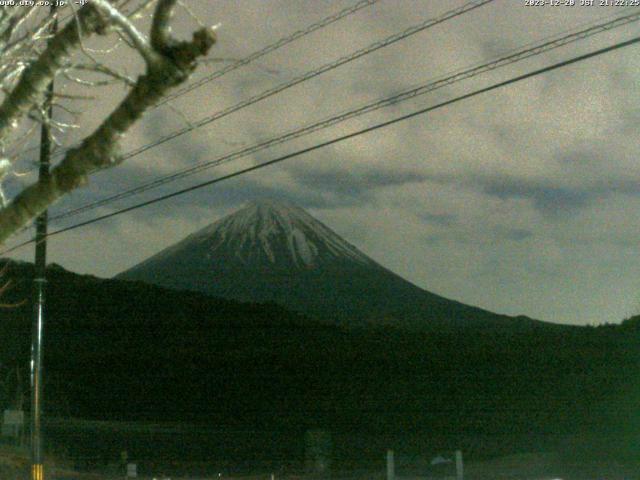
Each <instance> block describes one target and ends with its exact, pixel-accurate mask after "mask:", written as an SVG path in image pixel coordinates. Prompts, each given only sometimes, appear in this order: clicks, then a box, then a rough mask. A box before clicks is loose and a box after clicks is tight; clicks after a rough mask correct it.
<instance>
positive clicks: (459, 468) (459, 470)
mask: <svg viewBox="0 0 640 480" xmlns="http://www.w3.org/2000/svg"><path fill="white" fill-rule="evenodd" d="M463 479H464V466H463V464H462V452H461V451H460V450H456V480H463Z"/></svg>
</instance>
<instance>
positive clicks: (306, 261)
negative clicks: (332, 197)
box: [181, 199, 374, 268]
mask: <svg viewBox="0 0 640 480" xmlns="http://www.w3.org/2000/svg"><path fill="white" fill-rule="evenodd" d="M184 242H185V243H186V244H187V245H188V244H191V243H195V244H199V243H204V244H206V245H207V248H208V250H209V254H210V255H213V254H214V253H215V252H217V251H219V250H221V249H228V248H227V247H232V248H233V252H230V253H232V254H233V256H234V257H235V258H236V259H237V260H239V261H240V262H242V263H244V264H245V265H250V264H254V265H256V264H259V265H262V266H266V265H268V264H271V265H272V266H274V267H278V268H283V267H297V268H314V267H317V266H320V265H322V264H323V263H326V262H331V261H336V260H340V259H342V260H345V261H352V262H358V263H361V264H363V265H368V264H372V263H374V262H373V261H372V260H371V259H369V258H368V257H367V256H366V255H364V254H363V253H362V252H360V251H359V250H358V249H357V248H356V247H354V246H353V245H351V244H350V243H348V242H346V241H345V240H343V239H342V238H340V237H339V236H338V235H337V234H336V233H334V232H333V231H332V230H331V229H329V228H328V227H327V226H325V225H324V224H322V223H321V222H319V221H318V220H316V219H315V218H313V217H312V216H311V215H309V214H308V213H307V212H305V211H304V210H303V209H302V208H300V207H298V206H296V205H294V204H292V203H289V202H284V201H279V200H273V199H264V200H260V201H254V202H251V203H249V204H248V205H247V206H245V207H244V208H242V209H241V210H239V211H237V212H236V213H234V214H232V215H229V216H227V217H225V218H223V219H221V220H219V221H217V222H215V223H213V224H212V225H209V226H208V227H206V228H204V229H202V230H200V231H199V232H196V233H195V234H193V235H192V236H190V237H187V239H185V241H184ZM181 243H182V242H181Z"/></svg>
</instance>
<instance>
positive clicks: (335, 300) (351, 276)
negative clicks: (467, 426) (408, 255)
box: [117, 200, 544, 329]
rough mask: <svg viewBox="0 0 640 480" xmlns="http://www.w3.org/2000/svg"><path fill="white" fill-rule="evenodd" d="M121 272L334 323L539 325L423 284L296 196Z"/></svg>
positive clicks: (227, 220)
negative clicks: (359, 245) (325, 220)
mask: <svg viewBox="0 0 640 480" xmlns="http://www.w3.org/2000/svg"><path fill="white" fill-rule="evenodd" d="M117 278H119V279H124V280H131V281H142V282H145V283H151V284H156V285H160V286H163V287H169V288H173V289H180V290H192V291H198V292H204V293H207V294H210V295H213V296H217V297H222V298H227V299H233V300H240V301H249V302H258V303H276V304H280V305H282V306H284V307H286V308H289V309H291V310H294V311H296V312H299V313H301V314H304V315H306V316H309V317H312V318H316V319H319V320H323V321H328V322H331V323H339V324H343V325H350V326H354V325H371V324H373V325H394V326H397V327H401V328H418V329H428V328H434V327H437V328H443V327H454V326H465V327H471V326H476V327H481V328H484V327H489V326H505V327H506V326H511V327H514V326H516V325H518V326H521V327H522V326H532V325H534V324H542V323H544V322H537V321H534V320H531V319H528V318H527V317H508V316H504V315H498V314H494V313H491V312H488V311H486V310H482V309H480V308H476V307H472V306H468V305H464V304H462V303H459V302H457V301H453V300H449V299H446V298H444V297H441V296H439V295H436V294H434V293H431V292H428V291H426V290H423V289H421V288H419V287H417V286H416V285H413V284H412V283H410V282H408V281H407V280H404V279H403V278H401V277H400V276H398V275H396V274H395V273H393V272H391V271H390V270H388V269H386V268H385V267H383V266H382V265H380V264H378V263H377V262H375V261H374V260H372V259H371V258H369V257H368V256H367V255H365V254H364V253H362V252H361V251H360V250H358V249H357V248H356V247H355V246H353V245H351V244H350V243H349V242H347V241H346V240H344V239H342V238H341V237H340V236H339V235H337V234H336V233H335V232H333V231H332V230H331V229H330V228H329V227H327V226H326V225H324V224H323V223H321V222H320V221H318V220H316V219H315V218H313V217H312V216H311V215H309V214H308V213H307V212H306V211H305V210H303V209H302V208H300V207H298V206H296V205H293V204H291V203H288V202H282V201H275V200H260V201H257V202H252V203H250V204H248V205H247V206H245V207H244V208H242V209H240V210H239V211H237V212H235V213H233V214H231V215H229V216H227V217H224V218H222V219H220V220H218V221H217V222H215V223H213V224H211V225H209V226H207V227H205V228H203V229H202V230H200V231H197V232H195V233H193V234H191V235H189V236H188V237H186V238H185V239H183V240H182V241H180V242H178V243H176V244H175V245H173V246H170V247H168V248H166V249H165V250H162V251H161V252H159V253H157V254H156V255H153V256H152V257H150V258H148V259H147V260H145V261H143V262H142V263H140V264H138V265H136V266H134V267H132V268H131V269H129V270H126V271H124V272H122V273H120V274H119V275H118V276H117Z"/></svg>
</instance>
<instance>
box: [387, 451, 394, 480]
mask: <svg viewBox="0 0 640 480" xmlns="http://www.w3.org/2000/svg"><path fill="white" fill-rule="evenodd" d="M395 478H396V469H395V465H394V462H393V450H387V480H395Z"/></svg>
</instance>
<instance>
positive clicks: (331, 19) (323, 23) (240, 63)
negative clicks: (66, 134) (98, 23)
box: [27, 0, 380, 158]
mask: <svg viewBox="0 0 640 480" xmlns="http://www.w3.org/2000/svg"><path fill="white" fill-rule="evenodd" d="M379 1H380V0H361V1H359V2H357V3H356V4H354V5H352V6H350V7H347V8H344V9H342V10H340V11H339V12H336V13H334V14H331V15H329V16H328V17H325V18H323V19H321V20H318V21H317V22H315V23H312V24H310V25H308V26H306V27H305V28H303V29H302V30H298V31H296V32H294V33H292V34H291V35H288V36H286V37H282V38H280V39H278V40H277V41H276V42H274V43H272V44H269V45H267V46H266V47H264V48H262V49H260V50H258V51H255V52H253V53H252V54H250V55H248V56H247V57H244V58H242V59H240V60H237V61H235V62H233V63H231V64H229V65H228V66H226V67H224V68H221V69H220V70H216V71H215V72H213V73H211V74H210V75H208V76H206V77H205V78H202V79H200V80H198V81H197V82H194V83H193V84H190V85H187V86H186V87H184V88H182V89H179V90H177V91H176V92H174V93H172V94H170V95H169V96H167V97H165V98H164V99H162V100H161V101H159V102H158V103H156V104H155V105H154V106H153V107H152V109H153V108H157V107H159V106H161V105H164V104H166V103H168V102H170V101H171V100H174V99H175V98H178V97H180V96H182V95H184V94H186V93H188V92H190V91H192V90H195V89H196V88H198V87H200V86H202V85H204V84H205V83H208V82H211V81H213V80H216V79H218V78H220V77H222V76H224V75H226V74H227V73H230V72H233V71H234V70H237V69H238V68H240V67H244V66H245V65H248V64H249V63H251V62H253V61H255V60H257V59H259V58H261V57H264V56H265V55H267V54H269V53H272V52H275V51H276V50H278V49H280V48H282V47H284V46H286V45H288V44H290V43H292V42H294V41H296V40H298V39H300V38H302V37H305V36H307V35H310V34H311V33H313V32H315V31H317V30H320V29H322V28H325V27H327V26H329V25H331V24H333V23H335V22H337V21H339V20H342V19H343V18H345V17H348V16H349V15H352V14H354V13H356V12H359V11H360V10H362V9H363V8H366V7H370V6H372V5H374V4H376V3H378V2H379ZM72 16H73V15H70V16H69V17H67V18H65V20H67V19H68V18H71V17H72ZM36 148H38V147H34V148H32V149H28V150H27V151H30V150H34V149H36ZM68 150H69V149H68V148H65V149H63V150H59V151H58V152H56V153H55V154H54V156H55V157H56V158H57V157H60V156H62V155H64V154H65V153H66V152H67V151H68Z"/></svg>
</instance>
